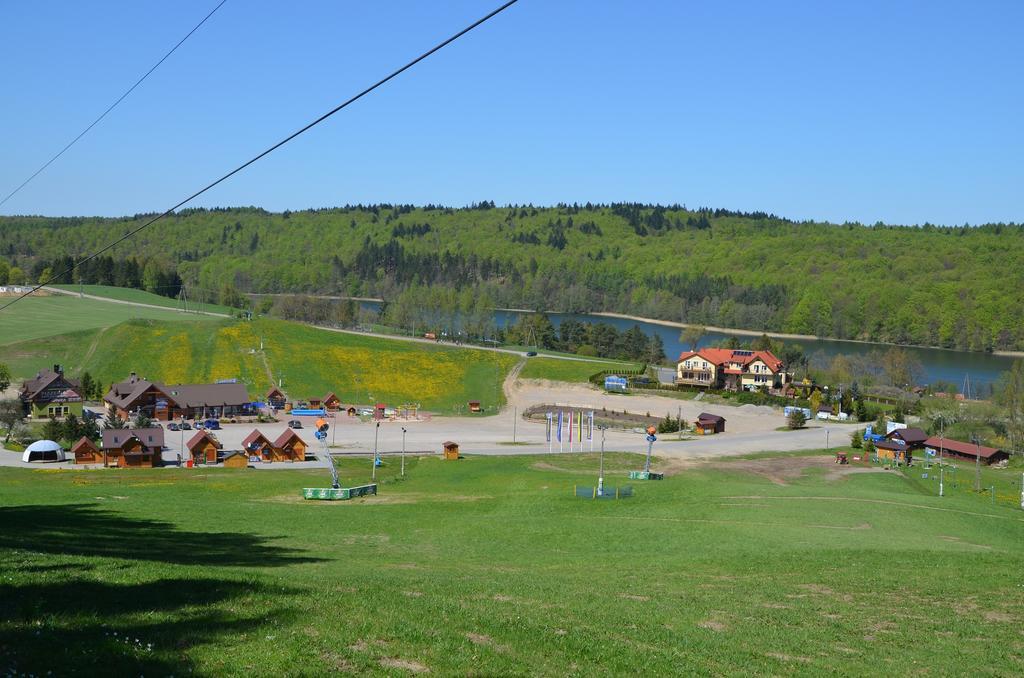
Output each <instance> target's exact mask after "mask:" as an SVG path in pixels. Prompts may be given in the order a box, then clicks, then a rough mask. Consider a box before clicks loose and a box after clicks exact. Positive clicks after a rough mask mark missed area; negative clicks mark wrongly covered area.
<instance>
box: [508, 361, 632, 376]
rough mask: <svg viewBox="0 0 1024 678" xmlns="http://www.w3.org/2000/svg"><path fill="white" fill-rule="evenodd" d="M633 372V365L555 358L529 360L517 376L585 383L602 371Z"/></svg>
mask: <svg viewBox="0 0 1024 678" xmlns="http://www.w3.org/2000/svg"><path fill="white" fill-rule="evenodd" d="M621 369H627V370H635V369H638V365H637V364H635V363H620V362H583V361H580V360H558V359H557V358H541V357H537V358H530V359H529V360H527V361H526V366H525V367H523V371H522V372H520V373H519V376H520V377H522V378H523V379H550V380H551V381H574V382H579V381H587V380H588V379H589V378H590V377H591V375H594V374H597V373H598V372H600V371H602V370H621Z"/></svg>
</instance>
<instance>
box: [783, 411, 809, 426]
mask: <svg viewBox="0 0 1024 678" xmlns="http://www.w3.org/2000/svg"><path fill="white" fill-rule="evenodd" d="M806 423H807V417H805V416H804V413H803V410H793V411H792V412H790V413H789V417H787V418H786V425H787V426H789V428H791V429H793V430H796V429H798V428H803V427H804V424H806Z"/></svg>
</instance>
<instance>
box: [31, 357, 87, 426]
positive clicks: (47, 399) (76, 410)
mask: <svg viewBox="0 0 1024 678" xmlns="http://www.w3.org/2000/svg"><path fill="white" fill-rule="evenodd" d="M19 395H20V397H21V403H22V406H23V407H24V409H25V412H26V413H27V414H28V416H30V417H33V418H40V419H43V418H49V419H63V418H64V417H66V416H68V415H69V414H73V415H75V416H76V417H81V416H82V400H83V398H82V387H81V385H80V384H79V383H78V382H77V381H75V380H73V379H68V378H67V377H65V376H64V368H63V367H61V366H60V365H54V366H53V369H52V370H42V371H40V372H37V373H36V376H35V378H34V379H29V380H27V381H26V382H25V383H24V384H22V385H21V393H20V394H19Z"/></svg>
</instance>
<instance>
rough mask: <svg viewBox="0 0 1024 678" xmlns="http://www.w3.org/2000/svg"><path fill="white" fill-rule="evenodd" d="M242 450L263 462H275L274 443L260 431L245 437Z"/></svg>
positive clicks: (257, 430)
mask: <svg viewBox="0 0 1024 678" xmlns="http://www.w3.org/2000/svg"><path fill="white" fill-rule="evenodd" d="M242 449H243V450H245V453H246V454H247V455H249V456H250V457H258V458H259V459H260V460H261V461H274V443H273V442H272V441H271V440H270V438H268V437H267V436H265V435H263V433H261V432H260V430H259V429H253V431H252V433H250V434H249V435H247V436H246V437H245V440H243V441H242Z"/></svg>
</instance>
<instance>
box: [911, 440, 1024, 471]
mask: <svg viewBox="0 0 1024 678" xmlns="http://www.w3.org/2000/svg"><path fill="white" fill-rule="evenodd" d="M924 445H925V447H926V448H930V449H932V450H935V456H936V457H938V456H940V455H941V456H942V457H944V458H953V459H963V460H964V461H969V462H972V463H974V462H976V461H977V460H978V459H979V458H980V460H981V463H982V464H994V463H995V462H998V461H1003V460H1005V459H1009V457H1010V455H1009V453H1007V452H1005V451H1003V450H1000V449H998V448H995V447H985V446H984V445H975V444H974V443H965V442H962V441H960V440H950V439H949V438H939V437H936V436H932V437H931V438H928V440H926V441H925V443H924Z"/></svg>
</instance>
